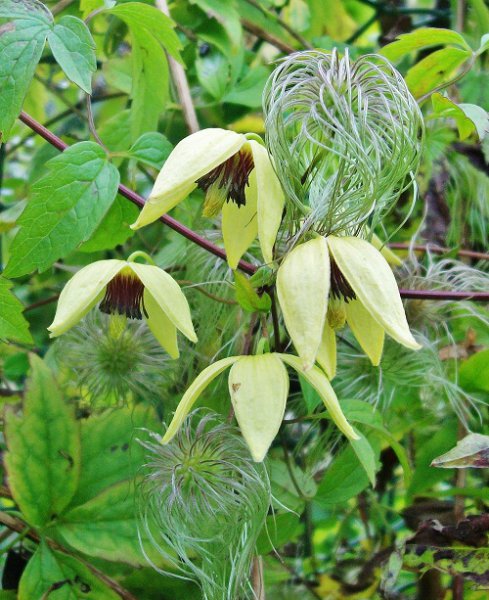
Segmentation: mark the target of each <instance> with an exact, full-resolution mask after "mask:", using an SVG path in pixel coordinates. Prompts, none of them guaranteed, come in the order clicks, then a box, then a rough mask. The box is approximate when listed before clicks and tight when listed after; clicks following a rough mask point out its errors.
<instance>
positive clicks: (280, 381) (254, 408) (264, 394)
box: [162, 353, 358, 462]
mask: <svg viewBox="0 0 489 600" xmlns="http://www.w3.org/2000/svg"><path fill="white" fill-rule="evenodd" d="M284 363H285V364H286V365H289V366H290V367H292V368H293V369H295V370H296V371H297V372H298V373H299V374H300V375H301V376H303V377H304V378H305V379H306V380H307V381H308V383H310V385H311V386H312V387H313V388H314V389H315V390H316V391H317V393H318V394H319V396H320V397H321V399H322V401H323V403H324V405H325V407H326V408H327V410H328V411H329V413H330V415H331V418H332V419H333V421H334V422H335V423H336V425H337V427H338V428H339V429H340V431H341V432H342V433H344V434H345V435H346V437H348V438H349V439H352V440H355V439H358V435H357V434H356V433H355V431H354V430H353V429H352V427H351V425H350V424H349V423H348V421H347V420H346V417H345V415H344V414H343V411H342V410H341V406H340V403H339V402H338V399H337V397H336V394H335V393H334V390H333V388H332V387H331V384H330V383H329V381H328V379H327V378H326V376H325V375H324V373H323V372H322V371H321V369H319V368H318V367H312V368H311V369H310V370H308V371H303V369H302V365H301V360H300V359H299V358H298V357H297V356H292V355H290V354H281V353H266V354H259V355H256V356H230V357H228V358H223V359H221V360H218V361H217V362H215V363H213V364H211V365H209V366H208V367H207V368H206V369H204V370H203V371H202V372H201V373H200V374H199V375H198V376H197V377H196V379H195V380H194V381H193V383H192V384H191V385H190V387H189V388H188V390H187V391H186V392H185V394H184V395H183V397H182V399H181V401H180V403H179V405H178V407H177V410H176V411H175V414H174V416H173V419H172V421H171V423H170V425H169V426H168V429H167V431H166V433H165V435H164V436H163V438H162V443H163V444H167V443H168V442H169V441H170V440H171V439H172V438H173V436H174V435H175V434H176V433H177V431H178V429H179V427H180V426H181V425H182V423H183V421H184V420H185V417H186V416H187V414H188V413H189V412H190V410H191V409H192V406H193V405H194V403H195V402H196V401H197V399H198V398H199V396H200V394H201V393H202V392H203V391H204V390H205V388H206V387H207V386H208V385H209V384H210V383H211V382H212V381H213V380H214V379H215V378H216V377H217V376H218V375H220V374H221V373H222V372H223V371H224V370H225V369H227V368H228V367H230V366H231V365H232V366H231V370H230V372H229V379H228V382H229V394H230V396H231V402H232V405H233V408H234V414H235V416H236V420H237V421H238V425H239V427H240V429H241V433H242V434H243V437H244V439H245V441H246V443H247V444H248V447H249V449H250V452H251V455H252V457H253V459H254V460H255V461H256V462H260V461H262V460H263V459H264V458H265V455H266V453H267V451H268V449H269V447H270V444H271V443H272V441H273V439H274V438H275V436H276V435H277V433H278V430H279V428H280V425H281V423H282V420H283V417H284V413H285V405H286V401H287V396H288V393H289V377H288V374H287V370H286V368H285V366H284Z"/></svg>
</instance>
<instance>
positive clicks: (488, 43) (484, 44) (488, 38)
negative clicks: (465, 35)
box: [477, 33, 489, 54]
mask: <svg viewBox="0 0 489 600" xmlns="http://www.w3.org/2000/svg"><path fill="white" fill-rule="evenodd" d="M486 50H489V33H486V34H484V35H483V36H482V37H481V43H480V46H479V49H478V50H477V54H482V53H483V52H485V51H486Z"/></svg>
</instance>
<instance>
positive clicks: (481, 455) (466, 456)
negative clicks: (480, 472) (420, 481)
mask: <svg viewBox="0 0 489 600" xmlns="http://www.w3.org/2000/svg"><path fill="white" fill-rule="evenodd" d="M431 466H433V467H443V468H445V469H465V468H467V467H473V468H476V469H487V467H489V435H480V434H479V433H470V434H469V435H466V436H465V437H464V438H463V439H461V440H459V441H458V442H457V445H456V446H455V448H452V449H451V450H449V451H448V452H445V454H442V455H441V456H437V457H436V458H434V459H433V461H432V463H431Z"/></svg>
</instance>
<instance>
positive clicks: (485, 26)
mask: <svg viewBox="0 0 489 600" xmlns="http://www.w3.org/2000/svg"><path fill="white" fill-rule="evenodd" d="M468 2H469V4H470V6H471V8H472V11H473V14H474V17H475V21H476V24H477V26H478V30H479V31H484V32H486V31H489V7H488V6H487V3H486V1H485V0H468ZM488 40H489V38H488ZM482 45H483V44H481V46H482Z"/></svg>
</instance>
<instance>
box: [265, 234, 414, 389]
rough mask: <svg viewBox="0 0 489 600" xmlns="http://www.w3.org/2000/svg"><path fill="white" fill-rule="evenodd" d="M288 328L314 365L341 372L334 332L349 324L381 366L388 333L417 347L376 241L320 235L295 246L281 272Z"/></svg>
mask: <svg viewBox="0 0 489 600" xmlns="http://www.w3.org/2000/svg"><path fill="white" fill-rule="evenodd" d="M277 293H278V299H279V302H280V306H281V308H282V312H283V316H284V321H285V326H286V327H287V330H288V332H289V335H290V337H291V339H292V342H293V343H294V346H295V348H296V350H297V353H298V354H299V356H300V357H301V359H302V361H303V368H304V369H306V370H307V369H309V368H311V367H312V365H313V364H314V362H315V361H316V360H317V362H318V363H319V364H320V365H321V367H323V369H324V370H325V372H326V374H327V375H328V377H329V378H330V379H332V378H333V377H334V375H335V373H336V336H335V330H336V329H341V327H343V326H344V324H345V323H348V325H349V326H350V329H351V330H352V332H353V334H354V335H355V337H356V338H357V340H358V343H359V344H360V346H361V347H362V349H363V350H364V352H365V353H366V354H367V356H368V357H369V358H370V360H371V362H372V364H373V365H378V364H379V363H380V359H381V356H382V349H383V345H384V337H385V334H386V333H387V334H389V335H390V336H391V337H392V338H393V339H395V340H396V341H397V342H399V343H400V344H402V345H403V346H406V347H408V348H412V349H413V350H418V349H419V348H420V347H421V346H420V345H419V344H418V343H417V342H416V340H415V339H414V338H413V336H412V334H411V332H410V330H409V326H408V323H407V320H406V315H405V313H404V307H403V305H402V301H401V297H400V295H399V290H398V288H397V283H396V280H395V278H394V274H393V273H392V270H391V268H390V266H389V264H388V262H387V260H386V259H385V258H384V256H383V255H382V254H381V252H380V251H379V250H377V249H376V248H375V247H374V246H373V244H371V243H369V242H367V241H365V240H362V239H360V238H357V237H336V236H333V235H330V236H328V237H327V238H324V237H317V238H314V239H312V240H310V241H308V242H305V243H304V244H300V245H298V246H296V247H295V248H294V249H293V250H292V251H291V252H290V253H289V254H288V255H287V256H286V258H285V260H284V261H283V263H282V264H281V266H280V268H279V270H278V273H277Z"/></svg>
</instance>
